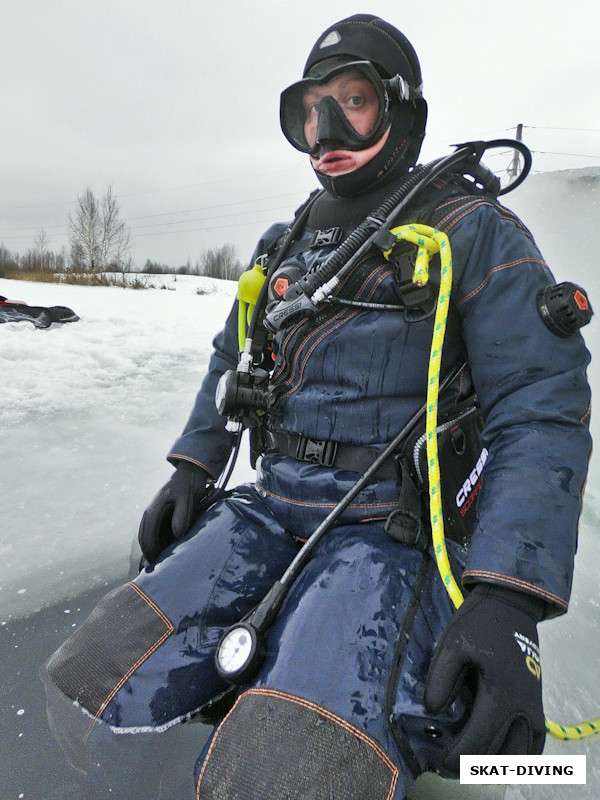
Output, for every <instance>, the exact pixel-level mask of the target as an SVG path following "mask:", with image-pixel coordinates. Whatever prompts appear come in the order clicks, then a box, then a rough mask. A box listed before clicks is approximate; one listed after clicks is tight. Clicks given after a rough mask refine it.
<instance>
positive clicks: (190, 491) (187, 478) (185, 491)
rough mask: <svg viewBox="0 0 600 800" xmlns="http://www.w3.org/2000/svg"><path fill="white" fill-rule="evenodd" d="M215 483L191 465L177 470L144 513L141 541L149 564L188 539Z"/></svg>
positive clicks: (178, 467) (140, 533)
mask: <svg viewBox="0 0 600 800" xmlns="http://www.w3.org/2000/svg"><path fill="white" fill-rule="evenodd" d="M211 487H212V480H211V479H210V476H209V474H208V472H206V470H204V469H202V467H197V466H196V465H195V464H192V463H191V462H189V461H180V462H179V464H178V465H177V469H176V470H175V472H174V473H173V474H172V475H171V477H170V479H169V480H168V481H167V482H166V483H165V485H164V486H163V487H162V489H161V490H160V491H159V492H158V494H157V495H156V497H155V498H154V499H153V500H152V502H151V503H150V505H149V506H148V508H147V509H146V510H145V511H144V515H143V517H142V521H141V523H140V530H139V533H138V541H139V543H140V547H141V548H142V553H143V554H144V556H145V558H146V559H147V561H148V563H150V564H154V562H155V561H156V559H157V558H158V556H159V555H160V554H161V553H162V551H163V550H164V549H165V547H168V546H169V545H170V544H172V542H174V541H175V539H179V538H180V537H182V536H184V535H185V534H186V533H187V532H188V530H189V529H190V527H191V525H192V523H193V522H194V521H195V520H196V518H197V517H198V515H199V514H200V512H201V511H202V510H203V501H204V499H205V498H206V495H207V494H208V492H209V490H210V488H211Z"/></svg>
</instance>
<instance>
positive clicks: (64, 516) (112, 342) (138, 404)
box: [0, 168, 600, 800]
mask: <svg viewBox="0 0 600 800" xmlns="http://www.w3.org/2000/svg"><path fill="white" fill-rule="evenodd" d="M599 187H600V169H595V168H593V169H586V170H569V171H565V172H560V173H550V174H547V175H534V176H532V177H531V178H530V179H529V180H528V181H527V182H526V183H525V184H524V186H523V187H521V188H520V189H519V190H517V191H516V192H515V193H514V195H513V194H511V195H509V196H508V197H507V198H506V204H507V205H508V206H509V207H511V208H514V209H515V210H516V211H517V212H518V213H519V214H520V215H521V216H522V217H523V219H524V220H525V222H526V223H527V224H528V225H529V227H530V228H531V229H532V231H533V233H534V235H535V236H536V239H537V240H538V244H539V245H540V248H541V249H542V252H543V253H544V255H545V257H546V259H547V260H548V262H549V263H550V265H551V266H552V268H553V270H554V272H555V274H556V277H557V279H558V280H565V279H571V280H574V281H576V282H578V283H581V284H583V285H584V286H586V288H587V289H588V291H589V293H590V297H591V300H592V304H593V305H594V304H595V305H596V306H597V307H598V309H599V310H600V278H599V277H598V269H597V264H596V262H597V257H598V256H597V249H596V248H595V245H594V236H595V234H596V231H597V230H598V226H599V223H600V203H599V196H600V192H599ZM152 280H153V282H154V283H156V284H159V285H163V286H164V288H153V289H146V290H143V291H134V290H124V289H120V288H89V287H77V286H63V285H57V284H36V283H25V282H20V281H7V280H0V294H1V295H5V296H7V297H9V298H11V299H17V300H24V301H26V302H27V303H29V304H30V305H43V306H52V305H63V306H69V307H71V308H72V309H73V310H74V311H75V312H76V313H77V314H78V315H79V316H80V318H81V319H80V321H79V322H76V323H72V324H66V325H56V326H53V327H52V328H50V329H47V330H38V329H35V328H34V327H33V326H32V325H30V324H29V323H25V322H19V323H9V324H3V325H0V380H1V384H0V386H1V389H0V490H1V501H0V502H1V505H0V635H1V633H2V627H3V626H8V627H10V625H11V624H14V623H15V621H16V620H21V619H24V618H26V617H32V618H33V615H35V614H36V612H38V611H39V610H40V609H43V608H44V607H46V606H49V605H51V604H56V603H58V602H60V603H62V604H64V613H65V614H67V613H70V611H71V608H70V603H71V600H72V599H73V598H76V597H77V596H79V595H81V594H83V593H85V592H88V591H90V589H93V588H94V587H101V586H104V585H106V584H107V583H109V582H111V581H114V580H118V579H120V578H121V577H122V576H123V575H124V574H125V573H126V571H127V568H128V564H129V558H130V551H131V544H132V541H133V539H134V536H135V534H136V532H137V527H138V524H139V519H140V516H141V513H142V511H143V509H144V508H145V507H146V505H147V503H148V502H149V500H150V499H151V497H152V495H153V494H154V492H156V490H157V489H158V488H159V487H160V486H161V485H162V484H163V482H164V481H165V480H166V478H167V477H168V476H169V474H170V473H171V469H172V468H171V467H170V465H169V464H168V463H167V462H166V460H165V454H166V452H167V451H168V449H169V447H170V445H171V443H172V442H173V440H174V439H175V438H176V436H177V435H178V434H179V432H180V430H181V428H182V427H183V425H184V423H185V421H186V419H187V415H188V413H189V410H190V408H191V405H192V402H193V398H194V395H195V392H196V390H197V388H198V386H199V384H200V381H201V378H202V375H203V373H204V370H205V368H206V365H207V361H208V357H209V354H210V350H211V339H212V336H213V335H214V333H216V332H217V330H218V329H219V328H220V326H221V325H222V322H223V320H224V318H225V316H226V314H227V312H228V310H229V308H230V305H231V302H232V299H233V297H234V295H235V284H232V283H226V282H219V281H211V280H207V279H203V278H193V277H188V276H177V278H175V277H173V276H165V277H158V278H153V279H152ZM198 289H200V291H202V292H205V293H202V294H199V293H198ZM599 318H600V313H599V315H598V317H597V318H595V319H594V320H593V321H592V324H591V325H590V326H589V327H588V328H586V329H585V330H584V335H585V338H586V341H587V343H588V347H589V349H590V350H591V352H592V354H593V356H594V357H595V359H596V362H593V364H592V368H591V370H590V379H591V382H592V387H593V389H594V390H595V391H596V393H597V392H598V390H600V375H599V367H598V363H600V339H599V336H598V330H599V325H600V319H599ZM592 424H593V430H594V429H595V430H597V420H596V419H594V420H593V423H592ZM596 458H597V457H596ZM251 477H252V473H251V471H250V467H249V466H248V460H247V458H245V457H244V454H242V456H241V457H240V459H239V462H238V467H237V470H236V474H235V477H234V480H236V481H240V480H246V479H251ZM599 530H600V464H599V462H598V461H597V460H595V459H593V460H592V465H591V471H590V479H589V482H588V488H587V493H586V498H585V503H584V509H583V515H582V521H581V530H580V549H579V554H578V558H577V565H576V573H575V585H574V591H573V597H572V603H571V610H570V613H569V614H568V615H566V616H565V617H563V618H561V619H559V620H556V621H553V622H551V623H547V624H545V625H542V626H541V640H542V655H543V666H544V681H545V683H544V687H545V702H546V713H547V715H548V716H549V717H550V718H552V719H554V720H556V721H558V722H568V723H571V722H574V721H577V720H580V719H585V718H590V717H595V716H600V689H599V688H598V687H599V685H600V681H599V680H598V679H599V677H600V667H599V666H598V665H599V664H600V625H599V619H600V616H599V615H600V592H599V591H598V580H597V574H598V569H599V567H600V536H599ZM17 646H18V645H15V647H17ZM46 655H48V653H46ZM29 666H30V668H31V672H32V673H35V672H36V671H37V667H38V664H32V665H29ZM1 685H2V679H1V678H0V696H1ZM22 705H23V706H25V705H26V703H25V701H23V703H22ZM22 710H23V709H22V708H20V704H19V702H18V701H17V702H16V705H15V711H14V713H15V714H17V713H19V711H22ZM25 711H26V708H25ZM546 752H548V753H578V754H579V753H587V755H588V760H587V771H588V783H587V786H585V787H574V786H564V787H558V786H537V787H527V786H521V787H518V788H517V787H514V788H510V789H508V790H507V792H506V797H507V798H514V800H521V798H523V799H524V800H525V799H526V800H529V798H532V799H533V798H535V799H536V800H537V798H557V799H558V798H561V800H564V799H565V798H567V800H569V799H570V798H573V800H575V798H577V799H578V800H579V799H580V798H590V800H591V798H596V797H598V796H600V737H598V741H595V740H594V741H589V742H587V743H583V744H561V743H557V742H555V741H554V740H550V741H549V743H548V745H547V751H546ZM10 753H11V746H10V744H9V745H8V747H7V748H6V749H5V748H4V747H3V763H2V765H0V770H5V769H7V766H8V765H10V758H11V756H10ZM7 761H8V764H7ZM436 791H437V790H432V794H431V797H433V796H435V793H436ZM449 791H450V790H448V789H447V788H446V789H445V790H444V795H445V796H446V797H448V798H449V797H450V796H451V795H450V793H449ZM452 791H453V792H454V791H456V790H452ZM469 792H470V793H469ZM485 792H489V793H488V794H486V793H485ZM494 792H495V794H494ZM497 792H498V790H497V789H496V790H491V789H488V790H486V789H484V790H481V791H478V792H477V794H474V793H473V791H472V790H465V789H463V793H462V794H459V793H457V795H456V796H457V797H458V796H460V797H463V798H467V797H475V796H477V797H492V796H494V797H497V796H499V795H498V793H497ZM19 796H20V797H24V798H26V800H29V798H35V797H36V796H35V795H34V794H30V793H27V794H21V795H19ZM426 796H429V795H427V790H426V789H423V794H422V797H423V798H424V797H426ZM452 796H454V795H452ZM37 800H39V796H38V798H37Z"/></svg>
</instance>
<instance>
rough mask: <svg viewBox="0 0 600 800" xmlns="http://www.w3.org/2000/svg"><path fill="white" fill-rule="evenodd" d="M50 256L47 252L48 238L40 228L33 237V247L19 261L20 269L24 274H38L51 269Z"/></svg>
mask: <svg viewBox="0 0 600 800" xmlns="http://www.w3.org/2000/svg"><path fill="white" fill-rule="evenodd" d="M50 262H51V254H50V252H49V250H48V236H47V235H46V231H45V230H44V229H43V228H41V230H40V232H39V234H38V235H37V236H36V237H35V239H34V242H33V247H31V248H30V249H29V250H27V252H26V253H25V254H24V256H23V258H22V260H21V269H23V270H24V271H25V272H39V271H40V270H49V269H50V268H51V265H50Z"/></svg>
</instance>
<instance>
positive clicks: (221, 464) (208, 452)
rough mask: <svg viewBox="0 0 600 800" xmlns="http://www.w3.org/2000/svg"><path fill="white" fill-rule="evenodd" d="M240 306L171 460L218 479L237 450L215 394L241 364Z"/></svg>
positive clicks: (273, 233) (271, 236) (273, 236)
mask: <svg viewBox="0 0 600 800" xmlns="http://www.w3.org/2000/svg"><path fill="white" fill-rule="evenodd" d="M285 229H286V225H285V224H284V223H277V224H275V225H272V226H271V227H270V228H269V229H268V231H267V232H266V233H265V234H264V236H263V237H262V238H261V239H260V241H259V243H258V245H257V246H256V249H255V251H254V254H253V256H252V259H251V261H250V266H249V268H251V267H252V266H253V265H254V263H255V262H256V259H257V258H258V256H259V255H261V254H263V253H266V252H267V250H268V248H269V246H270V245H271V244H272V243H273V242H275V241H276V240H277V239H278V238H279V237H280V236H281V235H282V233H283V232H284V231H285ZM237 325H238V305H237V300H236V301H235V302H234V304H233V307H232V309H231V311H230V313H229V316H228V317H227V320H226V322H225V326H224V328H223V330H221V331H220V332H219V333H218V334H217V335H216V336H215V338H214V339H213V353H212V355H211V357H210V361H209V365H208V372H207V373H206V375H205V376H204V379H203V381H202V385H201V387H200V390H199V392H198V394H197V395H196V401H195V403H194V407H193V408H192V412H191V414H190V417H189V419H188V421H187V423H186V425H185V428H184V429H183V433H182V434H181V436H180V437H179V438H178V439H177V440H176V441H175V443H174V444H173V447H172V448H171V450H170V452H169V454H168V456H167V458H168V460H169V461H170V462H171V463H172V464H174V465H175V466H176V465H177V463H178V462H179V461H181V460H184V461H190V462H191V463H193V464H197V465H198V466H200V467H202V468H203V469H205V470H207V472H208V473H209V474H210V475H212V476H213V477H214V478H217V477H218V476H219V475H220V474H221V472H222V471H223V469H224V468H225V465H226V463H227V459H228V458H229V455H230V453H231V449H232V447H233V442H234V436H233V434H231V433H229V431H227V430H226V429H225V425H226V423H227V418H226V417H223V416H221V415H220V414H219V413H218V411H217V408H216V406H215V391H216V388H217V383H218V382H219V378H220V377H221V375H223V373H224V372H226V371H227V370H229V369H236V367H237V363H238V331H237Z"/></svg>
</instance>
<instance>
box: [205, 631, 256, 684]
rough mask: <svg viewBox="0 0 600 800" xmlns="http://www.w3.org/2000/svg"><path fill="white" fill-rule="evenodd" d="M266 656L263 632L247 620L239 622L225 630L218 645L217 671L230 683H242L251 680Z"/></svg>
mask: <svg viewBox="0 0 600 800" xmlns="http://www.w3.org/2000/svg"><path fill="white" fill-rule="evenodd" d="M264 657H265V648H264V643H263V637H262V634H261V633H260V632H259V631H258V630H257V629H256V628H255V627H254V625H250V624H249V623H247V622H238V623H237V624H236V625H232V626H231V628H229V629H228V630H226V631H225V633H224V634H223V636H222V637H221V641H220V642H219V644H218V645H217V651H216V653H215V664H216V667H217V672H218V673H219V675H220V676H221V678H223V680H226V681H227V682H228V683H234V684H241V683H245V682H246V681H248V680H250V678H252V677H253V676H254V675H255V674H256V673H257V672H258V669H259V667H260V665H261V664H262V662H263V660H264Z"/></svg>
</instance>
